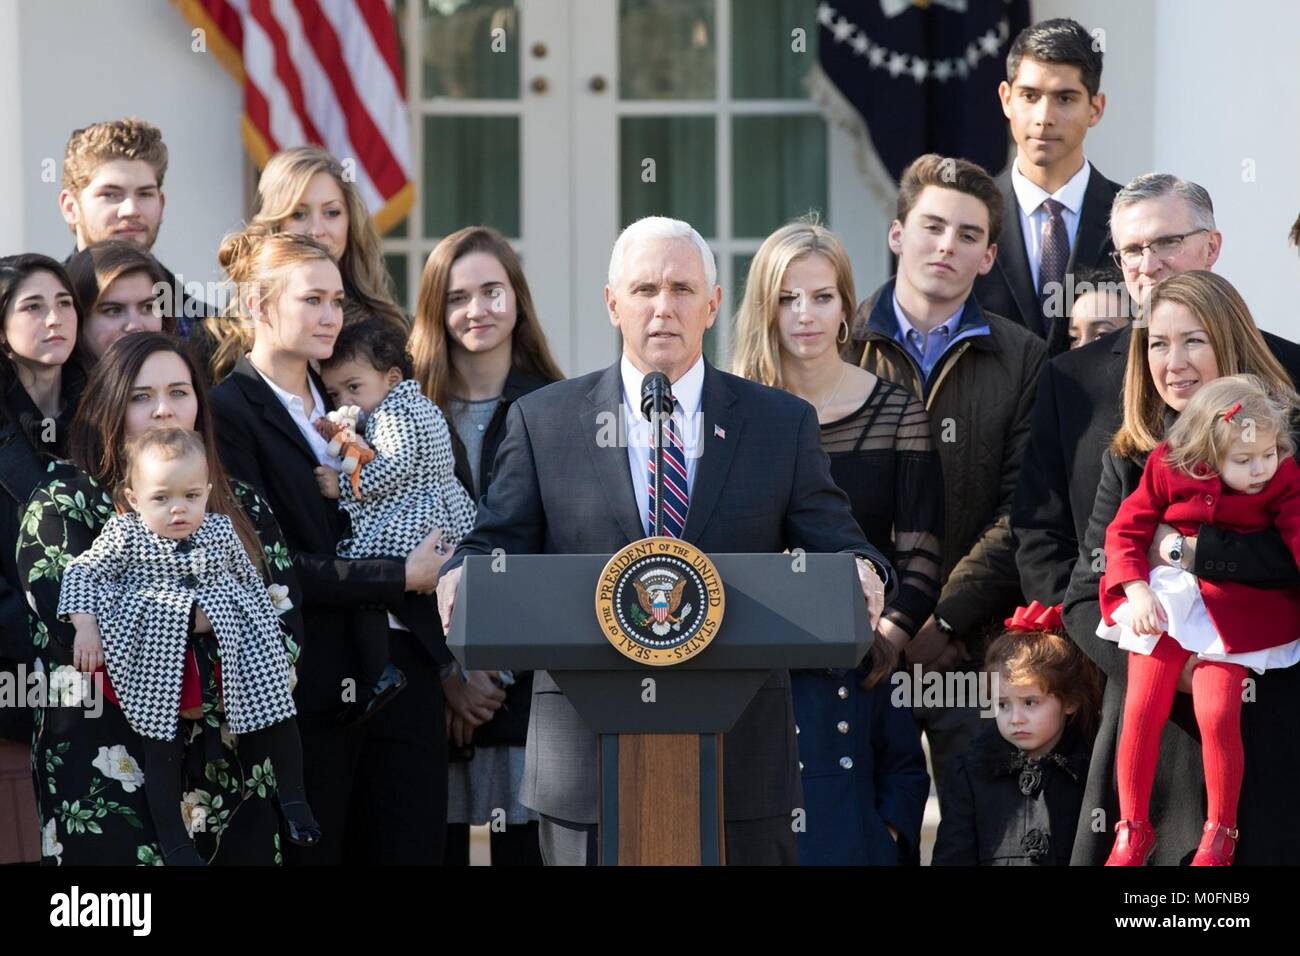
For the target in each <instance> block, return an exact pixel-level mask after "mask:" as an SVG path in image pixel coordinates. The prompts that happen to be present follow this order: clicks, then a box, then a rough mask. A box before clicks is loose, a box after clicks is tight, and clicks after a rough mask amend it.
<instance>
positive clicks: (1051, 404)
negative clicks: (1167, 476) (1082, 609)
mask: <svg viewBox="0 0 1300 956" xmlns="http://www.w3.org/2000/svg"><path fill="white" fill-rule="evenodd" d="M1110 228H1111V234H1112V236H1113V238H1114V244H1115V247H1116V249H1118V250H1119V251H1118V252H1117V253H1115V258H1116V259H1117V260H1118V263H1117V264H1118V265H1119V267H1120V269H1121V270H1122V272H1123V275H1124V282H1125V285H1126V287H1127V290H1128V298H1129V299H1130V301H1131V303H1132V304H1134V307H1135V308H1136V307H1139V306H1140V303H1141V302H1142V301H1143V299H1144V297H1145V296H1146V293H1147V291H1148V290H1149V289H1150V288H1151V287H1152V286H1154V285H1155V284H1156V283H1157V282H1159V281H1161V280H1162V279H1164V278H1166V277H1167V276H1171V275H1176V274H1177V273H1179V272H1188V271H1191V270H1193V269H1211V268H1213V266H1214V263H1215V262H1216V261H1217V260H1218V258H1219V252H1220V250H1221V249H1222V245H1223V235H1222V234H1221V233H1220V232H1219V230H1218V229H1217V228H1216V227H1215V224H1214V206H1213V204H1212V203H1211V201H1210V195H1209V193H1207V192H1206V191H1205V189H1204V188H1202V187H1201V186H1198V185H1197V184H1196V183H1192V182H1188V181H1187V180H1184V179H1179V178H1178V177H1177V176H1172V175H1169V174H1168V173H1148V174H1146V175H1144V176H1139V177H1137V178H1136V179H1134V180H1133V181H1132V182H1131V183H1129V184H1128V185H1127V186H1125V187H1124V188H1123V189H1122V190H1120V192H1119V194H1118V195H1117V196H1116V197H1115V202H1114V205H1113V207H1112V210H1111V215H1110ZM1130 331H1131V328H1130V327H1129V326H1126V327H1125V328H1123V329H1121V330H1119V331H1118V332H1113V333H1111V334H1110V335H1106V336H1103V337H1102V338H1100V339H1098V340H1097V341H1096V342H1093V343H1092V344H1090V345H1085V346H1084V347H1082V348H1078V349H1073V350H1071V351H1068V352H1066V353H1064V354H1063V355H1058V356H1057V357H1056V358H1054V359H1052V360H1051V361H1050V362H1048V363H1047V365H1046V366H1045V367H1044V369H1043V374H1042V376H1041V378H1040V379H1039V385H1038V395H1037V398H1036V400H1035V403H1034V417H1033V426H1032V428H1031V430H1030V435H1029V444H1028V446H1027V447H1026V449H1025V457H1024V462H1023V464H1022V466H1021V469H1020V484H1019V487H1018V488H1017V492H1016V503H1015V507H1014V508H1013V510H1012V512H1011V526H1012V531H1013V533H1014V534H1015V537H1016V542H1017V547H1016V564H1017V567H1018V569H1019V572H1020V583H1021V587H1022V589H1023V590H1024V592H1025V597H1026V598H1037V599H1038V600H1040V601H1042V602H1043V603H1044V604H1056V603H1059V602H1060V601H1061V600H1062V599H1063V598H1064V596H1065V589H1066V586H1067V585H1068V584H1069V581H1070V572H1071V570H1072V569H1073V567H1074V563H1075V561H1076V559H1082V560H1096V559H1099V556H1098V555H1080V553H1079V542H1080V541H1082V540H1083V539H1084V535H1085V532H1086V531H1087V528H1088V519H1089V517H1090V516H1091V515H1092V505H1093V497H1094V495H1095V493H1096V490H1097V485H1098V483H1099V482H1100V481H1101V458H1102V453H1103V452H1104V451H1105V449H1106V446H1107V444H1108V443H1109V442H1110V439H1111V437H1112V436H1113V435H1114V434H1115V431H1116V429H1118V428H1119V424H1120V417H1121V408H1120V396H1121V394H1122V392H1123V385H1124V365H1125V361H1126V358H1127V356H1128V348H1129V337H1130ZM1263 335H1264V341H1265V342H1267V343H1268V346H1269V348H1270V349H1271V350H1272V352H1273V354H1274V355H1276V356H1277V358H1278V360H1279V361H1280V362H1281V363H1282V366H1283V367H1284V368H1285V369H1286V370H1287V372H1288V373H1290V375H1291V378H1292V379H1293V380H1296V381H1300V347H1298V346H1296V345H1295V344H1294V343H1292V342H1288V341H1287V340H1285V339H1283V338H1279V337H1278V336H1276V335H1272V334H1271V333H1268V332H1264V333H1263ZM1161 537H1163V536H1161ZM1160 540H1161V538H1158V539H1157V541H1160ZM1187 542H1188V546H1187V558H1186V559H1185V560H1186V561H1187V562H1188V566H1189V567H1191V568H1193V572H1194V573H1195V574H1196V575H1197V576H1198V577H1199V576H1202V575H1204V576H1205V577H1207V578H1223V579H1228V580H1241V581H1248V582H1259V581H1268V580H1275V579H1276V570H1277V568H1278V565H1279V563H1280V564H1281V565H1282V567H1287V566H1290V567H1292V568H1293V567H1294V563H1293V562H1292V561H1291V559H1290V558H1289V556H1288V555H1287V554H1286V553H1285V552H1284V551H1283V552H1281V553H1280V552H1279V551H1278V548H1279V547H1280V544H1281V541H1280V538H1278V537H1277V536H1276V535H1264V536H1263V537H1259V536H1254V535H1235V534H1232V533H1229V532H1223V531H1217V530H1215V529H1213V528H1208V527H1207V528H1204V529H1203V532H1202V534H1201V535H1199V536H1195V537H1192V538H1188V539H1187ZM1198 544H1199V547H1197V545H1198ZM1166 557H1167V547H1166ZM1297 581H1298V582H1300V578H1297Z"/></svg>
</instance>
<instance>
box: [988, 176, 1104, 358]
mask: <svg viewBox="0 0 1300 956" xmlns="http://www.w3.org/2000/svg"><path fill="white" fill-rule="evenodd" d="M997 183H998V189H1000V190H1001V191H1002V215H1003V218H1002V233H1001V235H999V236H998V258H997V261H996V262H995V263H994V264H993V268H992V269H990V270H989V272H988V275H982V276H980V277H979V278H978V279H976V280H975V298H976V299H978V300H979V304H980V305H982V306H983V307H984V308H985V309H987V310H988V311H989V312H994V313H996V314H998V315H1002V316H1006V317H1007V318H1008V319H1011V320H1012V321H1013V322H1019V323H1020V324H1021V325H1023V326H1024V327H1025V328H1027V329H1029V330H1030V331H1031V332H1034V333H1036V334H1037V335H1039V336H1041V337H1042V338H1045V339H1048V351H1049V353H1050V354H1052V355H1055V354H1057V353H1059V352H1062V351H1064V350H1065V348H1066V347H1067V346H1068V344H1069V337H1068V329H1067V328H1066V323H1065V322H1064V321H1062V322H1060V323H1056V322H1055V320H1054V319H1052V318H1051V317H1048V316H1045V315H1044V314H1043V309H1042V304H1041V302H1040V301H1039V298H1038V290H1037V289H1036V288H1034V274H1033V272H1032V271H1031V269H1030V268H1029V255H1028V253H1026V252H1025V234H1024V231H1023V230H1022V229H1021V228H1020V205H1019V203H1018V202H1017V201H1016V191H1015V189H1013V188H1012V186H1011V166H1010V165H1008V166H1007V168H1006V169H1005V170H1004V171H1003V172H1002V175H1000V176H998V178H997ZM1119 189H1120V185H1119V183H1114V182H1111V181H1110V180H1109V179H1107V178H1106V177H1105V176H1103V175H1102V174H1101V173H1100V171H1098V169H1097V167H1096V166H1093V167H1092V173H1091V174H1090V175H1089V176H1088V188H1087V189H1086V190H1085V191H1084V194H1083V208H1082V209H1080V210H1079V229H1078V231H1077V232H1076V233H1075V236H1074V244H1073V246H1071V248H1070V261H1069V263H1068V264H1067V265H1066V267H1065V269H1066V272H1067V274H1068V273H1072V272H1074V271H1075V270H1076V269H1084V268H1096V267H1097V266H1100V265H1103V264H1104V263H1105V262H1106V258H1107V256H1109V255H1110V253H1111V250H1112V249H1113V248H1114V247H1113V246H1112V245H1111V241H1110V204H1111V200H1113V199H1114V198H1115V193H1117V192H1119ZM1062 319H1063V317H1062ZM1054 324H1055V325H1056V327H1055V328H1054V327H1053V326H1054ZM1053 332H1054V333H1055V334H1054V335H1051V336H1050V337H1049V333H1053Z"/></svg>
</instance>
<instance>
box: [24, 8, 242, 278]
mask: <svg viewBox="0 0 1300 956" xmlns="http://www.w3.org/2000/svg"><path fill="white" fill-rule="evenodd" d="M0 8H3V9H4V10H5V12H4V13H0V38H2V39H0V79H2V80H4V81H5V82H4V84H3V87H0V89H3V92H0V122H4V120H5V118H6V116H7V115H14V114H18V115H20V116H21V121H20V122H19V123H18V124H17V125H16V126H15V125H10V123H7V122H5V123H4V127H3V128H5V129H15V128H16V129H18V130H19V135H18V137H17V138H16V141H15V140H14V139H11V138H9V137H6V142H4V143H3V144H0V177H2V178H0V181H3V182H19V183H21V184H22V188H21V190H18V191H20V192H21V193H22V194H23V195H22V200H23V201H22V204H21V214H20V215H21V218H20V220H18V221H14V220H12V219H11V212H10V211H9V210H6V211H5V212H4V213H0V239H2V240H3V251H4V252H6V253H8V252H15V251H19V250H20V249H21V250H22V251H26V252H44V253H47V254H49V255H53V256H55V257H57V258H59V259H62V258H63V257H64V256H66V255H67V254H68V253H69V252H70V251H71V249H72V246H73V240H72V235H71V233H70V232H69V231H68V227H67V225H66V224H65V223H64V221H63V218H62V217H61V216H60V215H59V210H58V195H59V188H60V182H61V178H62V173H63V150H64V147H65V146H66V145H67V140H68V134H69V133H71V132H72V130H74V129H77V128H79V127H82V126H85V125H87V124H89V123H93V122H96V121H98V120H105V119H112V118H115V117H120V116H128V115H135V116H140V117H142V118H144V119H147V120H148V121H149V122H151V123H153V124H155V125H156V126H158V127H159V128H161V129H162V131H163V136H164V138H165V140H166V142H167V150H168V153H169V166H168V170H167V178H166V180H165V182H164V184H163V191H164V193H165V194H166V197H167V205H166V209H165V211H164V215H163V225H162V230H161V232H160V233H159V237H158V242H157V244H156V245H155V246H154V250H153V251H154V253H155V254H156V255H157V256H158V258H159V259H160V260H161V261H162V262H163V263H165V264H166V265H167V266H168V268H170V269H172V270H173V271H175V272H178V273H181V274H182V275H183V276H184V278H186V279H194V280H197V281H200V282H207V281H210V280H215V279H217V278H218V275H219V270H218V269H217V264H216V250H217V246H218V244H219V243H220V241H221V237H222V236H223V235H224V234H225V233H226V231H228V230H229V229H232V228H234V227H235V226H237V225H238V224H239V221H240V219H241V217H242V213H243V209H242V202H243V168H244V167H243V163H244V159H243V145H242V143H241V142H240V139H239V117H240V113H241V110H240V103H241V99H242V95H241V91H240V89H239V87H238V86H237V84H236V83H235V81H234V80H233V79H232V78H231V77H230V76H229V74H227V73H226V72H225V71H224V70H223V69H222V68H221V65H220V64H219V63H218V62H217V60H216V58H215V57H214V56H213V55H212V54H211V53H194V52H192V51H191V49H190V44H191V36H190V27H189V25H188V23H187V21H186V20H185V18H184V17H183V16H181V14H180V12H179V11H178V10H177V9H176V8H175V7H174V6H172V5H171V4H170V3H168V2H167V0H40V2H34V0H22V2H21V3H17V4H13V3H12V0H6V2H4V3H3V4H0ZM14 8H16V10H17V13H16V19H17V21H18V27H19V29H18V30H17V31H15V32H14V33H13V34H10V33H9V31H7V30H5V29H4V26H5V21H6V20H13V19H15V15H14V14H13V13H11V12H10V11H11V10H12V9H14ZM7 46H13V47H16V52H17V57H16V58H15V60H13V61H12V62H14V63H16V64H18V66H17V82H16V83H14V84H13V85H11V84H10V83H9V82H7V81H8V79H9V77H8V76H7V73H8V72H9V71H10V70H11V67H10V62H11V61H10V59H9V57H8V56H5V55H4V50H5V48H6V47H7ZM15 98H16V102H17V106H16V107H15ZM14 118H15V119H17V118H18V116H14ZM49 158H53V159H54V161H55V164H56V168H57V175H56V177H55V181H54V182H52V183H47V182H42V179H41V170H42V162H43V161H44V160H46V159H49ZM11 168H12V169H16V170H17V177H16V178H11V177H10V176H8V175H4V174H5V173H7V172H9V171H10V169H11ZM11 201H12V200H11V198H6V201H5V203H0V207H2V206H4V205H7V204H8V203H9V202H11ZM19 223H20V224H21V225H20V226H19ZM16 228H18V229H19V230H20V231H19V232H18V234H16V235H15V234H14V230H15V229H16Z"/></svg>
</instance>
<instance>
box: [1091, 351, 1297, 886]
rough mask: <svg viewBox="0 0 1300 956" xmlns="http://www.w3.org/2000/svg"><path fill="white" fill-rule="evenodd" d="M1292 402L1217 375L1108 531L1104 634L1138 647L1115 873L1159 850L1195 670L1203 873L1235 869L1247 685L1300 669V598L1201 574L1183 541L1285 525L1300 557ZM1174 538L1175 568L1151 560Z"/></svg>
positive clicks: (1250, 382) (1123, 741) (1123, 748)
mask: <svg viewBox="0 0 1300 956" xmlns="http://www.w3.org/2000/svg"><path fill="white" fill-rule="evenodd" d="M1293 412H1294V409H1293V408H1292V404H1291V401H1290V400H1289V399H1287V398H1284V397H1282V396H1279V395H1276V394H1274V393H1273V392H1272V391H1271V390H1270V389H1269V388H1268V387H1267V386H1266V385H1265V384H1264V382H1263V381H1262V380H1261V379H1259V378H1257V377H1256V376H1254V375H1233V376H1227V377H1224V378H1218V379H1215V380H1214V381H1212V382H1210V383H1209V384H1207V385H1205V386H1203V387H1202V388H1201V389H1200V390H1199V391H1197V392H1196V394H1195V395H1194V396H1193V397H1192V399H1191V401H1190V402H1188V404H1187V408H1186V409H1185V410H1184V411H1183V413H1182V414H1181V415H1179V417H1178V421H1177V422H1176V423H1175V424H1174V425H1173V426H1172V427H1171V428H1170V429H1169V432H1168V435H1167V438H1166V441H1164V442H1163V443H1161V444H1159V445H1157V446H1156V447H1155V448H1154V449H1153V450H1152V452H1151V454H1150V456H1149V457H1148V458H1147V463H1146V467H1145V468H1144V470H1143V472H1142V480H1141V482H1140V483H1139V484H1138V487H1137V489H1136V490H1135V491H1134V492H1133V494H1131V495H1130V496H1129V497H1128V498H1126V499H1125V500H1124V502H1123V504H1122V505H1121V506H1120V509H1119V512H1118V513H1117V514H1116V516H1115V520H1114V521H1112V522H1111V524H1110V527H1109V528H1108V529H1107V531H1106V572H1105V574H1104V575H1103V576H1102V579H1101V610H1102V621H1101V624H1100V625H1098V628H1097V634H1098V635H1099V636H1101V637H1103V638H1106V639H1107V640H1113V641H1116V642H1118V644H1119V646H1120V647H1122V648H1124V649H1125V650H1127V651H1128V652H1129V663H1128V687H1127V689H1126V691H1125V697H1124V720H1123V730H1122V731H1121V732H1120V738H1119V749H1118V754H1117V760H1118V768H1117V776H1118V779H1119V804H1120V815H1121V817H1122V818H1123V819H1121V820H1120V821H1119V823H1118V824H1116V827H1115V831H1116V839H1115V846H1114V849H1113V850H1112V851H1111V854H1110V858H1109V859H1108V860H1107V861H1106V865H1107V866H1141V865H1142V864H1144V863H1145V862H1146V858H1147V856H1148V855H1149V854H1150V852H1151V848H1152V847H1153V846H1154V845H1155V831H1154V829H1153V828H1152V826H1151V824H1150V822H1148V821H1147V819H1146V818H1147V813H1148V807H1149V803H1150V797H1151V787H1152V783H1153V781H1154V779H1155V771H1156V759H1157V757H1158V754H1159V748H1160V734H1161V731H1162V729H1163V728H1164V725H1165V722H1166V721H1167V720H1168V719H1169V712H1170V709H1171V708H1172V706H1173V701H1174V694H1175V692H1176V690H1177V687H1178V680H1179V677H1180V676H1181V674H1182V673H1183V670H1184V669H1185V668H1186V667H1187V666H1188V662H1189V661H1192V660H1195V663H1194V664H1193V665H1192V666H1193V668H1194V669H1193V670H1192V698H1193V702H1194V705H1195V709H1196V720H1197V724H1198V725H1199V727H1200V731H1201V749H1202V759H1203V761H1204V763H1205V788H1206V795H1207V798H1208V801H1207V802H1208V811H1209V819H1208V820H1207V821H1206V823H1205V828H1204V831H1203V833H1202V836H1201V844H1200V847H1199V848H1198V849H1197V851H1196V855H1195V857H1193V859H1192V865H1193V866H1231V865H1232V859H1233V856H1234V854H1235V853H1236V849H1237V829H1236V826H1237V802H1238V798H1239V796H1240V793H1241V780H1242V774H1243V771H1244V755H1243V749H1242V742H1241V704H1242V697H1243V683H1244V681H1245V680H1246V677H1247V671H1248V669H1250V670H1254V671H1256V672H1257V673H1261V674H1262V673H1263V672H1264V671H1266V670H1268V669H1270V668H1274V667H1290V666H1291V665H1292V664H1295V663H1297V662H1300V639H1298V638H1300V589H1298V588H1286V589H1275V590H1269V589H1263V588H1257V587H1253V586H1251V585H1247V584H1241V583H1237V582H1229V581H1210V580H1205V579H1201V578H1197V577H1195V576H1193V575H1192V574H1191V573H1190V571H1189V565H1188V562H1187V561H1186V559H1185V554H1184V549H1183V547H1182V536H1183V535H1195V534H1197V533H1198V532H1199V529H1200V527H1201V526H1202V525H1209V526H1211V527H1214V528H1220V529H1224V530H1227V531H1234V532H1242V533H1247V532H1256V531H1265V530H1267V529H1269V528H1271V527H1276V528H1277V529H1278V531H1279V532H1281V534H1282V537H1283V538H1284V539H1285V540H1286V541H1287V542H1288V544H1289V545H1290V546H1291V550H1292V552H1293V553H1294V554H1295V555H1296V556H1297V560H1300V466H1297V465H1296V461H1295V458H1294V454H1295V447H1294V445H1293V442H1292V439H1291V424H1290V419H1291V415H1292V413H1293ZM1161 523H1164V524H1169V525H1172V526H1173V527H1174V528H1175V529H1176V530H1177V532H1178V535H1179V537H1178V538H1177V539H1176V543H1175V545H1174V548H1173V551H1172V552H1171V554H1170V557H1171V559H1172V560H1173V565H1172V566H1161V567H1158V568H1156V569H1154V570H1152V569H1151V567H1150V566H1149V564H1148V563H1147V553H1148V550H1149V548H1150V547H1151V542H1152V539H1153V537H1154V535H1155V531H1156V528H1157V527H1158V526H1159V525H1160V524H1161Z"/></svg>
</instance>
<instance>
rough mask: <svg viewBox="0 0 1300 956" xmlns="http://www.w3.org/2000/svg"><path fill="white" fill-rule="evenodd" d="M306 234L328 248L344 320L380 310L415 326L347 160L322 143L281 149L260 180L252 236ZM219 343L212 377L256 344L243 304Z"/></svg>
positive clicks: (230, 315) (234, 309) (233, 307)
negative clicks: (401, 303)
mask: <svg viewBox="0 0 1300 956" xmlns="http://www.w3.org/2000/svg"><path fill="white" fill-rule="evenodd" d="M281 232H284V233H291V234H293V235H298V236H305V237H307V238H308V239H312V240H314V241H315V242H318V243H320V245H322V246H323V247H325V249H326V250H327V251H328V252H329V254H330V256H331V257H332V258H333V259H334V262H335V264H336V265H337V266H338V268H339V273H340V274H341V276H342V279H343V296H344V298H343V321H344V322H348V323H351V322H355V321H357V320H359V319H363V318H366V317H367V316H372V315H377V316H382V317H384V318H387V319H391V320H392V321H394V322H397V323H399V324H401V325H402V326H403V327H404V328H405V327H408V326H409V322H408V320H407V318H406V315H405V314H404V313H403V312H402V310H401V308H399V307H398V305H397V303H396V302H395V301H394V292H393V281H392V279H391V278H390V277H389V275H388V271H387V270H386V269H385V268H384V257H383V246H382V244H381V242H380V238H379V233H378V232H376V230H375V224H374V220H373V219H372V218H371V216H370V213H369V211H368V210H367V209H366V204H365V201H364V200H363V199H362V198H361V193H360V191H359V190H358V189H357V186H356V183H354V182H353V181H352V180H351V179H350V178H349V177H348V175H347V174H346V171H345V170H344V168H343V164H342V163H340V162H339V161H338V159H336V158H335V157H334V156H333V155H332V154H330V153H329V152H327V151H326V150H323V149H321V148H320V147H319V146H298V147H295V148H293V149H286V150H283V151H282V152H279V153H276V154H275V155H274V156H272V157H271V158H270V160H268V161H267V164H266V166H265V168H263V170H262V175H261V178H259V179H258V181H257V211H256V212H255V213H254V214H253V218H252V220H251V221H250V222H249V224H248V226H247V227H246V228H245V229H244V231H243V234H244V235H245V236H248V237H256V236H270V235H274V234H276V233H281ZM220 329H221V332H220V335H219V336H218V338H219V341H218V342H216V343H214V344H213V345H212V346H211V347H210V348H209V354H211V355H212V359H211V364H212V369H213V378H214V379H215V380H216V381H220V380H221V379H223V378H224V377H225V376H226V374H227V373H228V372H229V371H230V369H231V368H232V367H233V366H234V365H235V363H236V362H237V361H238V359H239V357H240V356H241V355H243V354H244V353H245V352H248V351H249V350H250V349H252V347H253V339H252V328H251V327H250V326H249V325H248V323H246V322H241V321H239V304H238V303H237V302H232V303H230V305H229V307H228V308H227V310H226V313H225V314H224V315H223V316H222V319H221V325H220Z"/></svg>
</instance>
